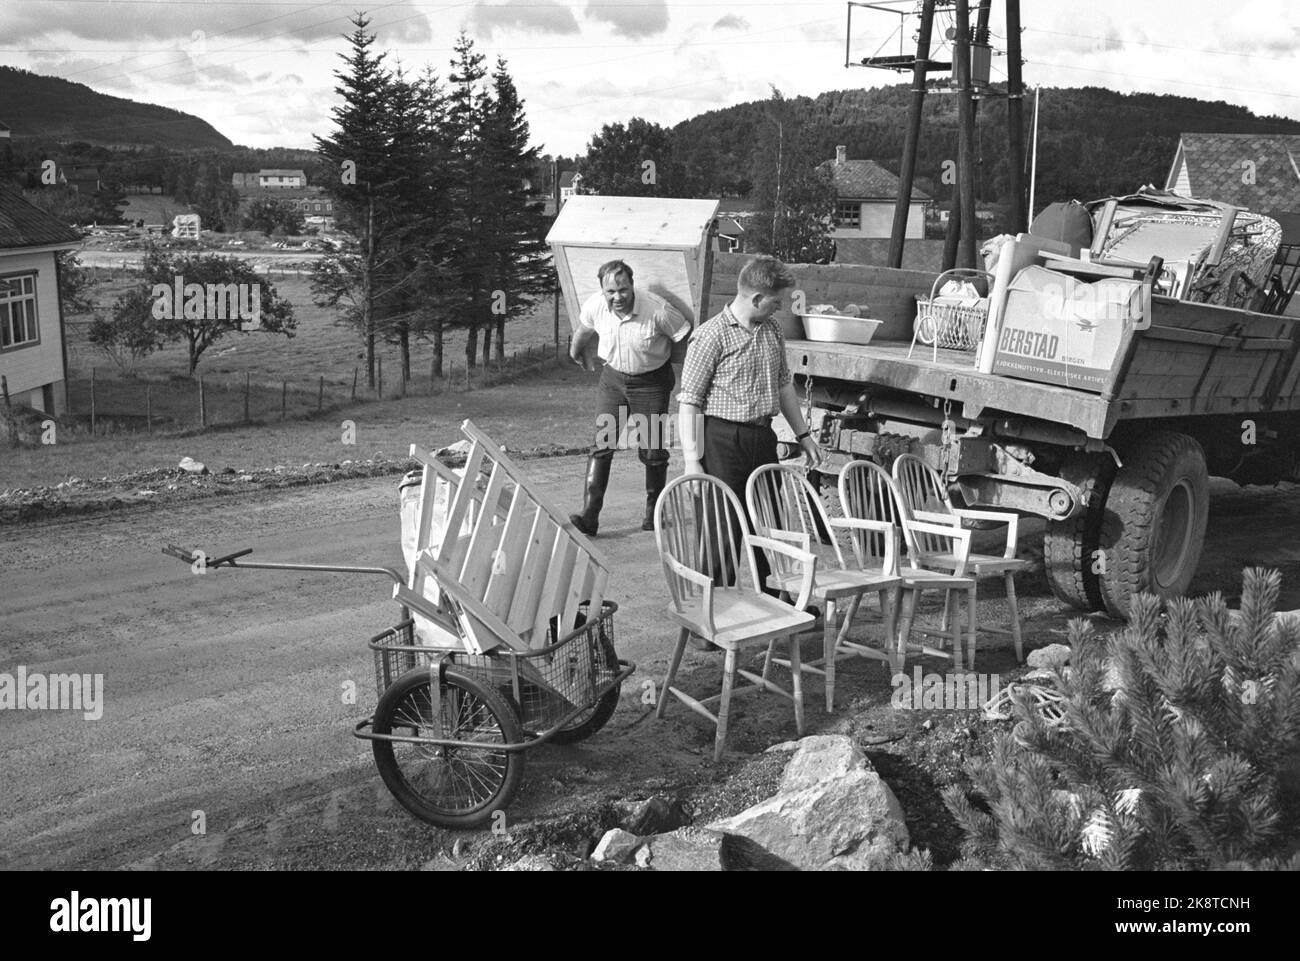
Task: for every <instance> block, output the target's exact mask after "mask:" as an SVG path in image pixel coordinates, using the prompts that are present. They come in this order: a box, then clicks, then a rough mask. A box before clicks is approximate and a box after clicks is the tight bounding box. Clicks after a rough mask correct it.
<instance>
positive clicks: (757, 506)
mask: <svg viewBox="0 0 1300 961" xmlns="http://www.w3.org/2000/svg"><path fill="white" fill-rule="evenodd" d="M745 501H746V504H747V505H748V507H749V516H750V517H751V518H753V521H754V528H755V530H756V532H757V533H758V534H759V535H760V536H762V537H768V538H772V539H774V540H780V541H787V542H789V543H792V544H794V545H795V546H797V547H798V548H799V549H800V550H803V551H813V550H815V549H816V547H819V546H820V545H821V544H822V542H823V541H829V544H830V547H829V549H828V550H823V551H822V552H821V556H819V557H818V564H817V569H816V574H815V576H814V578H813V585H812V594H811V597H812V600H814V601H816V602H817V603H818V604H820V605H821V606H822V613H823V621H822V657H821V659H820V661H814V662H813V663H811V664H810V663H807V662H805V663H804V665H803V669H804V670H806V671H812V672H813V673H816V674H822V675H824V676H825V678H826V710H827V711H830V710H832V709H833V707H834V699H835V661H836V659H837V658H839V657H848V656H854V655H856V656H859V657H867V658H876V659H878V660H881V661H885V662H886V663H888V662H889V661H890V660H891V657H890V654H889V653H888V652H886V651H880V650H877V649H876V648H874V647H868V646H867V645H865V644H859V643H856V642H853V641H850V640H849V639H848V633H849V626H850V624H851V623H852V621H853V616H854V615H855V614H856V613H857V611H858V605H859V604H860V603H861V602H862V597H863V595H864V594H868V593H874V594H877V595H878V596H879V598H880V606H881V611H882V614H884V615H885V619H886V625H887V626H886V628H885V631H886V633H885V636H886V637H887V638H891V639H892V637H893V634H894V630H895V627H896V626H897V625H896V616H897V613H898V600H899V594H900V585H901V584H902V581H901V580H900V579H899V578H898V576H897V575H896V574H895V573H894V572H893V568H892V566H891V567H886V566H883V565H882V566H881V567H878V568H872V569H868V568H864V567H860V566H859V567H853V566H851V565H849V564H846V563H845V560H844V554H843V552H842V551H841V549H840V544H839V541H838V540H837V539H836V538H835V536H834V533H833V532H832V528H835V527H839V528H848V527H849V526H850V524H849V523H848V522H846V521H845V520H844V519H843V518H831V517H828V516H827V514H826V510H825V508H824V507H823V506H822V502H821V499H820V498H819V497H818V496H817V492H816V491H815V490H813V488H812V485H811V484H809V483H808V480H807V478H806V477H805V475H804V471H803V469H802V468H800V467H797V466H795V465H793V464H769V465H766V466H763V467H760V468H759V469H758V470H756V471H754V473H753V474H751V475H750V477H749V481H748V482H747V483H746V485H745ZM826 555H829V556H826ZM768 561H769V563H770V566H771V571H772V573H771V574H770V575H768V578H767V586H768V587H771V588H773V589H775V590H778V591H782V592H784V593H786V594H788V595H789V596H794V594H795V593H796V587H797V585H799V584H800V583H801V578H802V570H801V569H800V567H799V565H797V564H796V563H795V561H794V560H793V558H791V557H789V556H787V555H784V554H782V553H779V552H776V551H772V552H770V553H769V556H768ZM886 593H888V594H889V595H890V598H889V600H890V603H889V604H886V599H885V594H886ZM844 604H847V605H848V611H847V612H846V613H845V614H844V619H843V624H842V625H841V626H840V627H839V628H838V630H837V628H836V625H837V624H838V623H839V614H840V608H841V606H842V605H844ZM887 644H888V642H887ZM777 663H778V664H779V663H782V662H780V661H778V662H777ZM818 663H820V664H822V665H823V667H822V668H818V667H817V666H816V664H818Z"/></svg>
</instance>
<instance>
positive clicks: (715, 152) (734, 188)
mask: <svg viewBox="0 0 1300 961" xmlns="http://www.w3.org/2000/svg"><path fill="white" fill-rule="evenodd" d="M909 89H910V85H909V84H898V85H895V86H891V87H883V88H877V89H873V90H836V91H832V92H829V93H824V94H820V95H819V96H817V97H815V98H808V97H798V98H793V99H794V102H795V104H796V109H797V110H800V111H801V112H802V115H803V117H804V118H806V126H805V128H804V130H803V136H804V137H806V138H810V139H812V141H813V142H814V147H815V155H816V156H820V157H824V158H826V159H831V158H833V157H834V156H835V147H836V146H837V145H838V144H844V145H845V146H847V147H848V155H849V157H851V158H855V159H857V158H870V159H874V160H877V161H879V162H880V163H881V164H883V165H884V166H885V167H887V168H888V169H890V170H891V171H893V172H895V173H897V172H898V169H899V164H900V161H901V159H902V154H903V138H904V136H905V132H906V120H907V108H908V101H909ZM940 89H941V88H940V87H939V85H935V86H934V89H933V90H932V92H931V94H930V95H929V96H927V97H926V101H925V112H924V119H923V122H922V128H921V143H920V148H919V153H918V158H917V166H916V174H917V186H918V187H920V188H921V189H922V190H924V191H926V192H927V193H929V194H930V195H931V196H933V197H936V198H938V199H946V198H947V197H948V196H949V195H950V193H949V192H950V191H951V189H952V188H951V187H950V186H949V185H946V184H943V183H942V181H941V173H942V170H943V163H944V161H945V160H949V159H953V160H955V159H956V156H957V112H956V104H957V101H956V98H955V97H953V96H951V95H949V94H945V93H941V92H939V90H940ZM995 89H997V88H995ZM998 92H1001V93H1005V88H1001V89H999V90H998ZM978 113H979V115H978V138H977V143H978V154H979V170H978V181H977V185H976V189H977V194H978V197H979V199H980V200H981V201H984V202H998V201H1003V200H1005V198H1006V194H1007V186H1008V178H1007V150H1006V146H1007V133H1006V130H1007V120H1006V117H1007V101H1006V98H1005V96H1003V97H990V98H988V99H985V100H983V101H981V102H980V106H979V112H978ZM1032 121H1033V98H1032V94H1030V95H1028V96H1027V97H1026V99H1025V110H1024V125H1025V131H1026V138H1025V140H1026V144H1028V143H1029V133H1030V128H1031V125H1032ZM768 122H769V121H767V119H766V114H765V110H764V102H762V101H760V102H754V103H746V104H740V105H738V106H735V107H729V108H727V109H725V110H714V111H710V112H709V113H705V114H701V115H699V116H697V117H693V118H691V119H690V120H687V121H684V122H682V123H680V124H678V125H677V126H676V127H674V128H673V131H672V133H673V149H674V158H675V159H676V160H677V161H679V162H683V163H685V165H686V167H687V169H688V170H689V176H690V179H691V187H692V192H693V193H695V194H696V195H697V196H709V195H714V196H716V195H718V194H723V195H739V196H744V195H746V194H748V192H749V189H750V187H751V186H752V178H753V169H754V158H753V150H754V145H755V144H756V143H757V142H758V141H759V140H760V138H759V135H758V134H759V130H760V129H761V127H762V126H763V125H764V124H766V123H768ZM1192 131H1197V132H1215V133H1248V132H1250V133H1300V121H1297V120H1289V119H1286V118H1282V117H1257V116H1255V115H1254V114H1253V113H1251V112H1250V111H1249V110H1247V109H1246V108H1245V107H1238V106H1234V105H1231V104H1227V103H1223V102H1221V101H1219V102H1210V101H1204V100H1197V99H1194V98H1191V97H1176V96H1169V95H1163V94H1147V93H1137V94H1122V93H1116V92H1114V91H1111V90H1105V89H1102V88H1099V87H1082V88H1072V89H1057V88H1049V89H1044V90H1043V92H1042V113H1041V116H1040V118H1039V144H1038V151H1039V152H1038V198H1039V199H1040V201H1048V200H1062V199H1070V198H1077V199H1080V200H1090V199H1094V198H1096V197H1099V196H1102V195H1105V194H1110V193H1117V192H1127V191H1130V190H1133V189H1135V188H1137V187H1139V186H1141V185H1143V184H1146V183H1152V182H1154V183H1156V184H1157V185H1160V186H1163V184H1164V180H1165V176H1166V175H1167V174H1168V172H1169V167H1170V165H1171V163H1172V161H1173V156H1174V150H1175V148H1176V147H1177V145H1178V136H1179V134H1180V133H1183V132H1192Z"/></svg>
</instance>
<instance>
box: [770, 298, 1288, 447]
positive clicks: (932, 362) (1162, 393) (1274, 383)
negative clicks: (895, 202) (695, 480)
mask: <svg viewBox="0 0 1300 961" xmlns="http://www.w3.org/2000/svg"><path fill="white" fill-rule="evenodd" d="M909 347H910V342H908V341H882V342H879V343H876V342H873V343H871V344H868V345H865V346H861V345H854V344H828V343H817V342H813V341H807V340H789V341H787V344H786V348H787V350H786V353H787V357H788V360H789V363H790V369H791V372H792V373H794V374H795V375H805V376H807V375H811V376H812V377H813V378H814V382H815V381H816V380H817V379H818V378H831V379H835V380H842V381H846V382H849V383H854V384H863V385H867V384H870V385H872V386H875V387H881V388H889V389H895V390H900V391H909V392H915V393H917V394H923V395H926V396H929V397H938V398H945V399H946V398H951V399H952V401H953V412H954V413H957V414H960V415H961V416H963V417H966V418H969V419H975V418H977V417H981V416H983V415H984V414H985V412H986V411H997V412H1005V413H1007V414H1013V415H1021V416H1024V417H1032V418H1037V419H1041V420H1046V421H1052V422H1055V423H1057V424H1064V425H1068V426H1070V427H1075V428H1077V429H1079V430H1081V431H1083V432H1084V433H1086V434H1087V435H1088V436H1089V437H1093V438H1098V439H1104V438H1106V437H1108V436H1109V435H1110V432H1111V430H1112V429H1113V428H1114V426H1115V424H1116V423H1117V422H1119V421H1121V420H1132V419H1137V418H1151V417H1180V416H1191V415H1203V414H1236V413H1241V414H1250V413H1257V412H1262V411H1268V410H1277V411H1285V410H1297V409H1300V318H1297V317H1286V316H1283V317H1277V316H1273V315H1268V314H1256V313H1251V312H1249V311H1244V310H1235V309H1232V308H1227V307H1217V306H1212V305H1208V304H1193V303H1186V302H1183V301H1177V300H1172V299H1169V298H1164V297H1157V298H1155V299H1154V302H1153V309H1152V324H1151V327H1150V329H1148V330H1144V331H1139V332H1138V333H1137V334H1136V336H1135V337H1134V338H1133V341H1132V344H1131V345H1130V348H1129V350H1130V354H1129V357H1128V359H1127V361H1126V362H1125V363H1124V364H1123V365H1122V369H1123V371H1124V373H1123V374H1122V376H1121V377H1120V379H1119V380H1118V382H1117V383H1116V385H1115V391H1114V397H1113V399H1110V400H1108V399H1106V398H1104V397H1103V396H1101V395H1100V394H1095V393H1089V392H1087V391H1082V390H1076V389H1072V388H1068V387H1060V386H1056V385H1052V384H1041V383H1036V382H1033V381H1028V380H1020V379H1017V378H1013V377H1008V376H1005V375H1002V374H983V373H980V372H979V371H978V370H976V369H975V366H974V363H973V357H972V355H971V354H970V353H966V352H962V351H951V350H939V351H938V356H937V359H932V351H931V350H930V348H928V347H922V346H921V345H919V344H918V345H917V347H916V349H915V350H913V351H912V356H911V357H910V358H909V357H908V350H909Z"/></svg>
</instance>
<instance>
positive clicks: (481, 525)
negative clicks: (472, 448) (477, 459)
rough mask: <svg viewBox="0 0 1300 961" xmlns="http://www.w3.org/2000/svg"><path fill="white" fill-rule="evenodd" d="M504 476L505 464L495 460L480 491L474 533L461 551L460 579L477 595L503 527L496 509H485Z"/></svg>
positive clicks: (494, 499)
mask: <svg viewBox="0 0 1300 961" xmlns="http://www.w3.org/2000/svg"><path fill="white" fill-rule="evenodd" d="M506 480H507V474H506V471H505V468H504V467H502V466H501V464H499V463H498V464H495V465H493V467H492V474H491V476H490V477H489V478H488V485H487V489H486V490H485V491H484V493H483V501H482V504H483V510H482V511H481V512H480V513H479V519H478V523H477V524H475V525H474V533H473V534H472V535H471V537H470V540H469V546H468V547H467V548H466V551H465V563H464V565H463V566H462V568H461V574H460V582H461V584H462V585H463V586H464V588H465V590H466V591H467V592H468V593H469V594H471V595H472V596H474V597H477V598H482V597H483V596H484V592H485V591H486V590H487V585H488V579H489V577H490V576H491V574H492V563H493V561H494V560H495V558H496V552H497V545H498V543H499V541H500V538H501V532H502V530H503V527H502V525H501V524H499V523H497V519H496V511H495V510H492V509H489V505H492V506H493V507H495V506H496V505H497V504H498V503H499V502H500V499H501V492H502V490H503V488H504V487H505V484H506Z"/></svg>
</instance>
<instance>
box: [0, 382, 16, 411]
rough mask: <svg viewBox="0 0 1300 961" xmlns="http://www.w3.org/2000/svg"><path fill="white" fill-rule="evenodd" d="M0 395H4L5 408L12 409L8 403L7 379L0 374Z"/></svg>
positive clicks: (11, 405)
mask: <svg viewBox="0 0 1300 961" xmlns="http://www.w3.org/2000/svg"><path fill="white" fill-rule="evenodd" d="M0 393H3V394H4V395H5V407H7V408H9V409H10V410H12V409H13V406H14V405H13V404H12V403H10V402H9V378H8V377H6V376H5V375H4V374H0Z"/></svg>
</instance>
